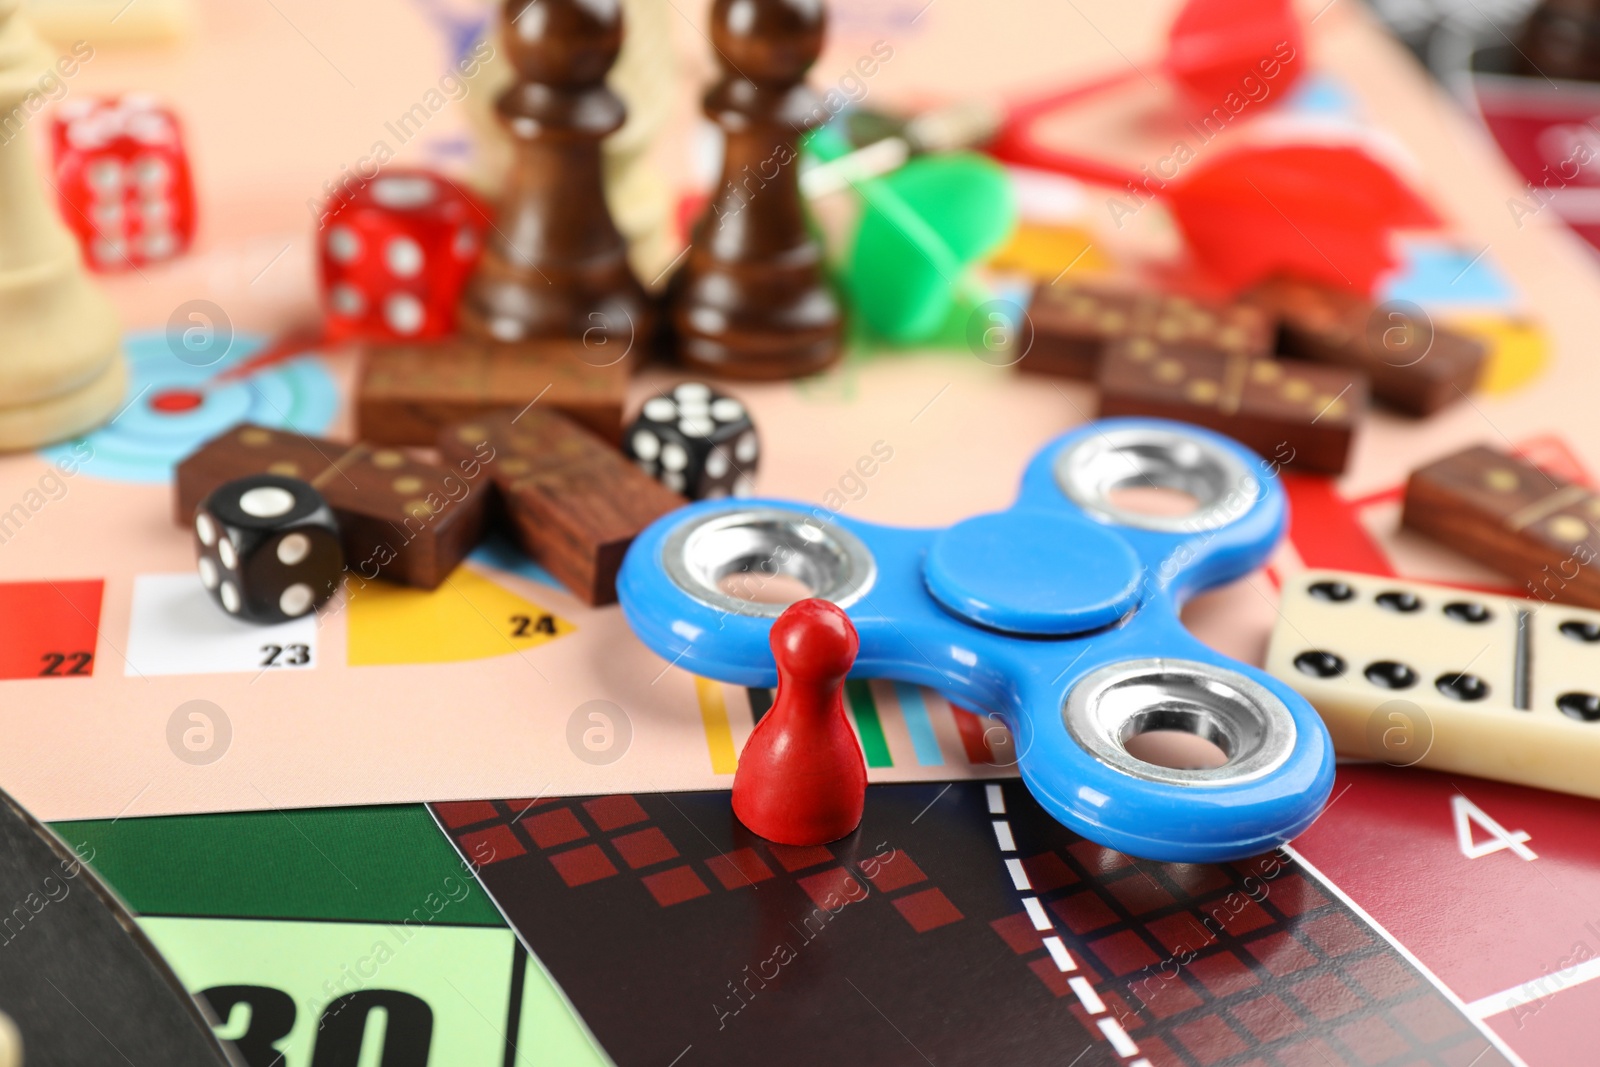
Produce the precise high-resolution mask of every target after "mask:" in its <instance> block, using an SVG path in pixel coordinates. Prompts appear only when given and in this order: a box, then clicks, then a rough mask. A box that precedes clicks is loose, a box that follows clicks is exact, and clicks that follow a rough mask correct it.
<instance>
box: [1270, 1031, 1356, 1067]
mask: <svg viewBox="0 0 1600 1067" xmlns="http://www.w3.org/2000/svg"><path fill="white" fill-rule="evenodd" d="M1274 1055H1276V1056H1277V1058H1278V1062H1279V1063H1281V1064H1283V1065H1284V1067H1327V1065H1328V1064H1330V1063H1338V1062H1339V1061H1340V1057H1339V1053H1338V1052H1336V1051H1335V1050H1334V1049H1333V1048H1331V1047H1330V1046H1329V1045H1328V1043H1327V1042H1326V1041H1324V1040H1322V1038H1320V1037H1308V1038H1306V1039H1305V1040H1304V1041H1300V1042H1297V1043H1295V1044H1293V1045H1289V1046H1288V1047H1286V1048H1281V1049H1278V1050H1277V1051H1276V1052H1275V1053H1274Z"/></svg>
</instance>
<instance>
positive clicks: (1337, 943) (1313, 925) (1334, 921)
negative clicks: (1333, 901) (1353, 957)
mask: <svg viewBox="0 0 1600 1067" xmlns="http://www.w3.org/2000/svg"><path fill="white" fill-rule="evenodd" d="M1300 932H1301V933H1303V934H1305V935H1306V936H1307V937H1309V938H1310V939H1311V940H1312V941H1314V942H1316V944H1317V947H1318V948H1320V949H1322V951H1324V952H1326V953H1327V954H1328V955H1330V956H1343V955H1344V954H1345V953H1346V952H1351V951H1353V950H1355V949H1358V948H1365V947H1366V946H1368V945H1370V944H1372V938H1370V937H1368V936H1367V935H1366V934H1365V933H1363V932H1362V930H1361V927H1359V926H1357V925H1356V924H1355V922H1354V921H1353V920H1352V919H1351V918H1350V916H1348V915H1346V914H1344V913H1343V912H1339V911H1331V912H1329V913H1328V914H1326V915H1324V916H1322V917H1321V918H1320V919H1313V920H1312V921H1311V922H1308V923H1303V924H1302V925H1301V927H1300Z"/></svg>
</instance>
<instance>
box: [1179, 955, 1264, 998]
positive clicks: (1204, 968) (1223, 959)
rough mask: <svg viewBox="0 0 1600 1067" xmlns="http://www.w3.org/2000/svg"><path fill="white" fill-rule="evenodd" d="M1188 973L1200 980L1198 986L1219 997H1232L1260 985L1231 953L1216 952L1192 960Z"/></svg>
mask: <svg viewBox="0 0 1600 1067" xmlns="http://www.w3.org/2000/svg"><path fill="white" fill-rule="evenodd" d="M1188 970H1189V973H1190V974H1192V975H1194V976H1195V977H1196V978H1198V979H1200V984H1201V985H1203V986H1205V987H1206V988H1207V989H1209V990H1210V991H1211V992H1212V994H1213V995H1215V996H1219V997H1227V996H1232V995H1233V994H1235V993H1238V992H1241V991H1242V990H1246V989H1249V988H1250V987H1251V986H1256V985H1260V984H1261V980H1260V979H1259V978H1257V977H1256V976H1255V972H1254V971H1252V970H1251V969H1250V967H1249V965H1248V964H1246V963H1245V962H1244V961H1243V960H1241V959H1239V958H1238V957H1237V956H1235V955H1234V954H1233V953H1231V952H1216V953H1213V954H1211V955H1209V956H1201V957H1200V958H1199V959H1196V960H1192V961H1190V963H1189V966H1188Z"/></svg>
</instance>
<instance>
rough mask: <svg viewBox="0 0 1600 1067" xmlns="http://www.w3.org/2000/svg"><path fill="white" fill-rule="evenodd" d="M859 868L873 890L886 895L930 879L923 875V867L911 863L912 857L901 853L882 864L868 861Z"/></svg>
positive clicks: (896, 853) (897, 852)
mask: <svg viewBox="0 0 1600 1067" xmlns="http://www.w3.org/2000/svg"><path fill="white" fill-rule="evenodd" d="M859 866H860V867H861V870H862V873H863V874H865V875H866V876H867V880H868V881H870V882H871V883H872V886H873V888H874V889H877V890H879V891H880V892H884V893H893V892H894V891H895V890H896V889H904V888H905V887H906V886H908V885H916V884H917V883H918V882H921V881H925V880H926V879H927V877H928V876H927V875H925V874H923V873H922V868H921V867H918V866H917V865H916V864H915V863H912V862H911V857H910V856H908V855H906V854H905V853H904V852H899V851H896V852H895V854H894V855H893V856H891V857H889V859H887V860H884V861H882V862H875V861H873V860H866V861H863V862H862V863H861V864H860V865H859Z"/></svg>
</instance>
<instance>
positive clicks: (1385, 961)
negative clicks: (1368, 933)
mask: <svg viewBox="0 0 1600 1067" xmlns="http://www.w3.org/2000/svg"><path fill="white" fill-rule="evenodd" d="M1341 969H1342V970H1343V972H1344V976H1345V977H1346V978H1349V979H1351V980H1352V981H1354V982H1355V983H1356V985H1358V986H1360V987H1361V988H1362V989H1365V990H1366V991H1367V992H1368V993H1369V994H1371V995H1372V996H1373V997H1375V998H1377V999H1378V1000H1392V999H1394V998H1395V997H1396V996H1398V995H1399V994H1401V993H1404V992H1405V991H1407V990H1408V989H1411V988H1412V987H1413V986H1415V985H1416V984H1417V976H1416V974H1415V972H1413V971H1412V970H1411V968H1409V967H1407V966H1406V965H1405V964H1403V963H1401V962H1400V961H1399V960H1397V959H1395V958H1394V957H1393V956H1390V955H1388V954H1387V953H1380V954H1378V955H1373V956H1368V957H1366V958H1365V959H1359V960H1351V961H1350V962H1348V963H1345V964H1344V966H1343V967H1342V968H1341Z"/></svg>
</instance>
